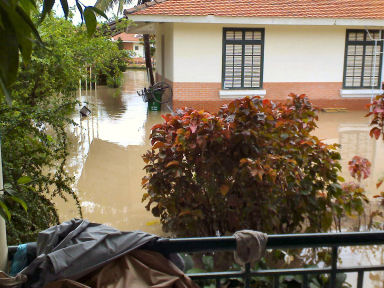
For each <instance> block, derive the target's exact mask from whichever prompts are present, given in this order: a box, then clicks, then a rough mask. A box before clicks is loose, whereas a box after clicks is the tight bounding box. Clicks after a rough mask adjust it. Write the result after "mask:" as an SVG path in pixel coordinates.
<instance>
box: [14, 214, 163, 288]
mask: <svg viewBox="0 0 384 288" xmlns="http://www.w3.org/2000/svg"><path fill="white" fill-rule="evenodd" d="M157 238H158V237H157V236H156V235H152V234H147V233H144V232H141V231H134V232H123V231H119V230H116V229H114V228H112V227H109V226H106V225H102V224H96V223H90V222H88V221H86V220H79V219H73V220H71V221H68V222H64V223H62V224H60V225H57V226H53V227H50V228H48V229H47V230H44V231H42V232H40V233H39V236H38V239H37V257H36V259H35V260H34V261H33V262H32V263H31V264H30V265H29V266H27V267H26V268H25V269H24V270H22V271H21V272H20V273H19V274H22V275H26V276H27V277H28V282H27V284H26V285H25V286H24V287H31V288H37V287H44V285H45V284H47V283H49V282H52V281H55V280H58V279H63V278H67V279H73V280H76V279H79V278H80V277H82V276H84V275H86V274H88V273H89V272H91V271H93V270H95V269H97V268H99V267H101V266H103V265H104V264H106V263H108V262H110V261H112V260H114V259H116V258H118V257H120V256H122V255H124V254H126V253H128V252H129V251H132V250H134V249H137V248H139V247H141V246H142V245H144V244H146V243H148V242H150V241H152V240H154V239H157Z"/></svg>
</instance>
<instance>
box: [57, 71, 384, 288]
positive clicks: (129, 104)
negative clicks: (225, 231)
mask: <svg viewBox="0 0 384 288" xmlns="http://www.w3.org/2000/svg"><path fill="white" fill-rule="evenodd" d="M145 85H146V76H145V73H144V72H143V71H128V72H126V73H124V85H123V87H122V88H121V89H110V88H107V87H97V89H96V91H95V90H92V91H89V90H88V91H82V92H81V96H79V100H80V101H82V102H83V103H85V104H86V105H87V106H88V107H89V108H90V109H91V110H92V114H91V116H90V117H88V118H87V119H84V120H81V119H80V116H79V113H77V112H76V113H75V114H74V115H73V119H74V120H75V122H77V123H78V124H79V125H78V126H76V127H74V128H71V129H70V131H68V135H69V140H70V142H71V147H70V148H71V154H70V156H69V159H68V166H67V169H68V170H69V171H70V173H71V174H72V175H74V176H75V178H76V183H75V187H74V188H75V190H76V191H77V193H78V196H79V199H80V201H81V206H82V209H83V213H84V217H85V218H87V219H89V220H91V221H94V222H100V223H106V224H110V225H112V226H114V227H116V228H118V229H121V230H136V229H140V230H143V231H147V232H151V233H156V234H160V235H161V234H162V232H161V227H160V224H159V223H158V219H156V218H154V217H153V216H152V215H151V213H150V212H148V211H146V209H145V208H144V205H143V204H142V203H141V198H142V193H143V191H142V189H141V178H142V176H144V171H143V170H142V168H143V166H144V164H143V161H142V159H141V155H142V154H143V153H144V152H145V151H146V150H147V149H148V148H149V143H148V137H149V131H150V128H151V127H152V126H153V125H154V124H156V123H159V122H161V121H162V120H161V117H160V114H161V113H157V112H149V113H148V112H147V104H145V103H143V101H142V99H141V98H140V97H138V96H137V94H136V90H137V89H140V88H142V87H144V86H145ZM163 112H168V111H163ZM364 114H365V112H364V111H360V112H339V113H320V121H319V123H318V125H319V128H318V129H316V131H315V132H314V133H315V134H316V135H317V136H318V137H319V138H320V139H324V140H325V141H327V142H328V143H339V144H341V149H340V153H341V155H342V161H341V163H342V165H343V172H342V174H343V176H344V178H345V179H346V180H347V181H350V180H352V179H351V177H350V176H349V173H348V169H347V164H348V161H349V160H351V159H352V157H353V156H355V155H359V156H362V157H366V158H368V159H369V160H370V161H371V162H372V169H371V170H372V175H371V177H370V178H369V179H368V180H365V181H364V185H365V187H366V189H367V190H368V191H369V196H370V197H372V196H373V195H375V194H376V193H377V189H376V186H375V184H376V180H377V179H378V178H379V177H380V176H383V175H384V144H383V142H382V141H375V140H373V139H371V138H370V137H369V135H368V131H369V128H368V123H369V119H367V118H365V117H364ZM56 202H57V205H58V208H59V213H60V216H61V220H67V219H70V218H73V217H76V216H78V215H77V211H76V207H75V205H74V203H73V202H72V201H69V202H68V203H65V202H63V201H62V200H60V199H58V200H57V201H56ZM383 254H384V251H383V250H382V248H381V247H376V246H372V247H369V249H366V248H364V249H363V248H356V247H352V248H343V249H342V250H341V258H342V259H343V265H346V266H348V265H349V266H350V265H362V264H378V263H383V262H382V260H383V259H382V257H383ZM381 279H383V278H382V274H379V273H375V272H372V273H369V274H367V275H366V277H365V280H364V281H369V283H368V282H367V283H366V284H367V286H366V287H383V284H382V280H381ZM348 280H349V282H350V283H355V281H354V280H355V275H349V276H348Z"/></svg>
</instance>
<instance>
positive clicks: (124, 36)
mask: <svg viewBox="0 0 384 288" xmlns="http://www.w3.org/2000/svg"><path fill="white" fill-rule="evenodd" d="M141 37H142V35H140V34H128V33H125V32H123V33H120V34H116V35H115V36H113V37H112V41H119V39H121V41H122V42H123V49H124V50H131V51H133V52H134V53H135V55H134V58H140V59H142V58H143V57H144V45H143V44H142V42H141V41H140V38H141Z"/></svg>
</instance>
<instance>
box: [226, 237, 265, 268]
mask: <svg viewBox="0 0 384 288" xmlns="http://www.w3.org/2000/svg"><path fill="white" fill-rule="evenodd" d="M233 236H234V237H235V239H236V251H235V255H234V256H235V262H236V263H237V264H239V265H244V264H246V263H253V262H256V261H258V260H260V258H261V257H263V255H264V253H265V249H266V247H267V242H268V235H267V234H265V233H262V232H258V231H253V230H241V231H237V232H235V234H233Z"/></svg>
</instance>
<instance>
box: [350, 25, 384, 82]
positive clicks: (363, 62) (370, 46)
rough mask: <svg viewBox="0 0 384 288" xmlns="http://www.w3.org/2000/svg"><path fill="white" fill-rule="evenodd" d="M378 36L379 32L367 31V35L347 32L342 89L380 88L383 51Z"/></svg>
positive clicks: (360, 32)
mask: <svg viewBox="0 0 384 288" xmlns="http://www.w3.org/2000/svg"><path fill="white" fill-rule="evenodd" d="M380 34H382V33H380V31H379V30H369V33H368V32H367V31H366V30H347V38H346V45H345V61H344V77H343V79H344V80H343V86H344V88H371V87H374V88H380V79H381V69H382V51H383V44H382V41H381V39H380V36H381V35H380ZM375 40H376V41H375ZM375 42H376V43H375Z"/></svg>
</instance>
